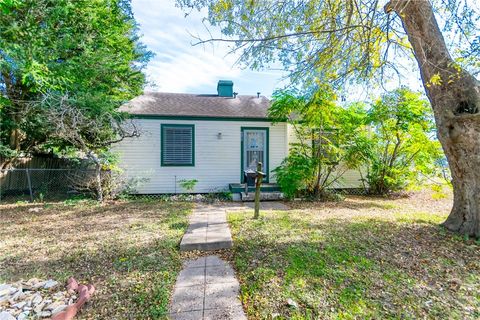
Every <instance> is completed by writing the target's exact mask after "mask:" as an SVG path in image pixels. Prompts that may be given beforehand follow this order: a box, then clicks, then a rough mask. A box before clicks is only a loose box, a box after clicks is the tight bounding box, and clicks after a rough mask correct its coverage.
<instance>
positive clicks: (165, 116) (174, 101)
mask: <svg viewBox="0 0 480 320" xmlns="http://www.w3.org/2000/svg"><path fill="white" fill-rule="evenodd" d="M269 106H270V101H269V100H268V99H267V98H266V97H264V96H260V95H253V96H248V95H237V94H236V93H235V92H234V90H233V82H232V81H227V80H220V81H219V82H218V85H217V94H179V93H160V92H147V93H145V94H143V95H141V96H139V97H136V98H135V99H133V100H131V101H130V102H129V103H128V104H126V105H124V106H122V108H121V110H122V111H125V112H128V113H130V114H131V115H132V117H133V118H134V121H135V123H136V125H137V127H138V128H139V130H140V131H141V135H140V137H136V138H128V139H125V140H123V141H122V142H120V143H118V144H117V145H116V146H115V147H114V150H115V151H116V152H118V154H119V156H120V167H122V168H123V169H124V171H125V173H126V175H127V177H128V178H136V179H140V180H143V182H142V183H140V184H139V186H138V187H137V188H136V190H137V192H138V193H141V194H163V193H182V192H194V193H209V192H220V191H226V190H228V189H230V190H231V191H232V192H234V193H236V192H241V191H242V190H243V187H242V186H241V185H240V184H241V183H243V182H244V181H243V180H244V170H247V169H255V168H256V165H257V162H259V161H260V162H262V163H263V171H264V172H265V173H266V177H265V179H264V181H265V182H266V184H265V186H264V188H265V189H266V190H267V189H269V190H272V191H273V190H278V187H277V186H276V185H275V184H274V183H275V176H274V175H273V174H272V170H273V169H275V168H276V167H278V166H279V165H280V164H281V162H282V160H283V159H284V158H285V157H286V156H287V155H288V151H289V143H290V142H291V140H292V137H293V136H294V135H293V132H292V129H291V128H290V127H289V125H287V123H286V122H280V123H275V124H272V123H271V121H270V120H269V118H268V116H267V110H268V108H269ZM354 176H355V175H354ZM185 180H196V181H197V183H196V184H195V187H194V189H193V190H192V191H188V190H185V189H184V188H182V183H181V181H185ZM350 180H351V181H353V184H354V185H358V184H359V181H358V177H352V178H351V179H350Z"/></svg>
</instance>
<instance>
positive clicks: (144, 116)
mask: <svg viewBox="0 0 480 320" xmlns="http://www.w3.org/2000/svg"><path fill="white" fill-rule="evenodd" d="M130 117H131V118H133V119H151V120H155V119H162V120H201V121H255V122H286V121H274V120H273V119H271V118H260V117H219V116H191V115H157V114H130Z"/></svg>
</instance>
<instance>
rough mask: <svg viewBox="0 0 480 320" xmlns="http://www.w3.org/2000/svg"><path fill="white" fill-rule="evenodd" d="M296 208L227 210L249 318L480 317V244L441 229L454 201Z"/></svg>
mask: <svg viewBox="0 0 480 320" xmlns="http://www.w3.org/2000/svg"><path fill="white" fill-rule="evenodd" d="M290 205H291V206H292V207H293V209H292V210H288V211H278V210H277V211H264V212H262V218H261V219H259V220H253V219H251V216H252V215H251V213H250V212H249V213H248V214H245V213H241V212H232V213H230V214H229V221H230V223H231V225H232V233H233V237H234V242H235V247H234V252H233V256H232V262H233V263H234V264H235V266H236V268H237V274H238V276H239V278H240V282H241V285H242V301H243V303H244V306H245V308H246V311H247V312H248V315H249V318H251V319H272V318H275V319H339V318H340V319H366V318H367V319H371V318H374V319H418V318H421V319H479V318H480V243H479V242H478V241H475V240H473V239H466V238H464V237H462V236H458V235H453V234H451V233H449V232H447V231H446V230H444V229H443V228H442V227H440V226H439V223H440V222H442V221H444V219H445V218H446V217H447V215H448V213H449V210H450V208H451V205H452V199H451V195H449V194H443V195H438V194H434V193H432V192H428V191H423V192H416V193H413V194H411V195H410V196H409V197H402V198H396V199H388V198H370V197H347V199H346V200H345V201H343V202H336V203H306V202H304V203H291V204H290Z"/></svg>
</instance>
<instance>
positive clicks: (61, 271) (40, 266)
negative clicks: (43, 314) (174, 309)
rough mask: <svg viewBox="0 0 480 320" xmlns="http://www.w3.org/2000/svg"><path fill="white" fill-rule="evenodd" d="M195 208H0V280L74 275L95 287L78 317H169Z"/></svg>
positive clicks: (144, 204) (150, 204) (148, 204)
mask: <svg viewBox="0 0 480 320" xmlns="http://www.w3.org/2000/svg"><path fill="white" fill-rule="evenodd" d="M191 208H192V206H191V205H190V204H186V203H166V202H158V201H130V202H111V203H107V204H103V205H100V204H98V203H96V202H91V201H79V202H77V201H73V202H72V201H70V202H69V201H67V202H64V203H54V204H3V205H0V239H2V240H1V242H0V283H2V282H14V281H17V280H19V279H22V278H23V279H29V278H32V277H37V278H41V279H46V278H53V279H55V280H58V281H65V280H66V279H67V278H68V277H70V276H74V277H75V278H77V279H78V280H79V281H80V282H82V283H93V284H94V285H95V287H96V289H97V291H96V292H95V294H94V295H93V298H92V300H91V302H90V303H89V304H88V305H87V307H86V308H85V309H84V310H82V312H81V314H80V317H79V318H80V319H87V318H88V319H140V318H141V319H158V318H164V317H165V314H166V312H167V308H168V302H169V297H170V291H171V289H172V287H173V284H174V283H175V280H176V276H177V273H178V271H179V270H180V269H181V265H182V262H181V257H180V253H179V251H178V244H179V242H180V239H181V237H182V235H183V233H184V231H185V229H186V228H187V226H188V222H187V216H188V214H189V212H190V210H191Z"/></svg>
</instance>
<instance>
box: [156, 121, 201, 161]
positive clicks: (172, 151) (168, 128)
mask: <svg viewBox="0 0 480 320" xmlns="http://www.w3.org/2000/svg"><path fill="white" fill-rule="evenodd" d="M161 133H162V137H161V139H162V154H161V157H162V166H193V165H194V150H195V147H194V144H195V139H194V126H193V125H179V124H162V126H161Z"/></svg>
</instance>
